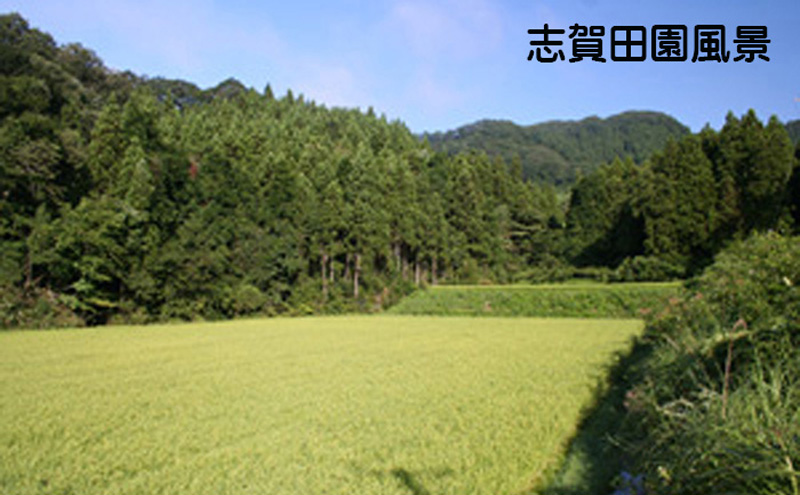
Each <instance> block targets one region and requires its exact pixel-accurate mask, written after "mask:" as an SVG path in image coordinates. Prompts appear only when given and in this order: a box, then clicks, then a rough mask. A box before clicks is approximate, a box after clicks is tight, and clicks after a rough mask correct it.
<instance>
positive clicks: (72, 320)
mask: <svg viewBox="0 0 800 495" xmlns="http://www.w3.org/2000/svg"><path fill="white" fill-rule="evenodd" d="M559 216H561V217H563V214H562V213H561V212H559V211H558V206H557V201H556V195H555V190H554V189H552V188H546V187H538V186H534V185H532V184H530V183H527V182H524V181H523V180H522V178H521V176H520V174H519V173H512V171H511V169H510V167H507V166H504V164H503V163H501V162H493V161H491V160H490V159H489V158H488V157H487V156H486V155H485V154H479V153H465V154H460V155H455V156H447V155H445V154H443V153H435V152H433V151H432V150H431V149H430V148H429V147H427V146H426V145H424V144H423V143H421V142H419V140H418V139H417V138H416V137H415V136H414V135H413V134H412V133H411V132H410V131H409V130H408V128H407V127H406V126H405V125H404V124H402V123H401V122H389V121H387V120H386V119H385V118H383V117H379V116H377V115H375V113H374V112H373V111H371V110H369V111H366V112H361V111H359V110H353V109H341V108H334V109H329V108H326V107H324V106H321V105H317V104H315V103H314V102H312V101H308V100H306V99H304V98H303V97H302V95H295V94H293V93H292V92H291V91H288V92H287V93H286V94H285V95H283V96H280V97H278V96H276V95H274V94H273V93H272V90H271V89H270V87H269V86H267V87H266V88H265V89H264V91H263V92H258V91H256V90H254V89H250V88H245V87H244V86H242V85H241V84H240V83H238V82H236V81H235V80H232V79H230V80H226V81H224V82H223V83H221V84H220V85H218V86H217V87H215V88H211V89H208V90H200V89H199V88H198V87H197V86H195V85H194V84H191V83H189V82H183V81H174V80H165V79H148V78H144V77H141V76H137V75H135V74H132V73H130V72H119V71H112V70H110V69H108V68H107V67H105V65H104V64H103V61H102V60H100V59H99V57H97V56H96V55H95V54H94V53H93V52H92V51H91V50H89V49H87V48H84V47H82V46H80V45H78V44H67V45H59V44H57V43H56V41H55V40H54V39H53V38H52V37H51V36H50V35H48V34H47V33H44V32H41V31H39V30H37V29H35V28H32V27H31V26H29V24H28V23H27V21H26V20H25V19H23V18H22V17H21V16H19V15H17V14H11V15H3V16H0V327H4V326H55V325H75V324H83V323H90V324H97V323H103V322H107V321H133V322H135V321H153V320H163V319H174V318H181V319H195V318H222V317H231V316H236V315H244V314H276V313H309V312H316V311H346V310H371V309H374V308H379V307H381V305H384V304H386V303H387V301H390V300H391V299H393V298H395V299H396V298H397V297H399V295H400V294H403V293H404V292H407V291H408V290H410V289H411V288H412V287H414V286H415V285H420V284H422V283H437V282H439V281H473V282H475V281H478V280H483V279H486V280H498V281H504V280H509V279H510V277H511V274H513V273H516V272H517V271H519V270H520V269H521V267H524V266H527V265H528V264H530V262H531V259H529V257H530V256H533V255H535V254H536V253H539V252H541V251H542V250H541V249H540V248H538V247H537V246H540V245H541V244H542V243H543V242H545V241H546V240H547V236H548V234H547V225H549V224H551V223H556V224H559V222H560V221H559V220H558V217H559Z"/></svg>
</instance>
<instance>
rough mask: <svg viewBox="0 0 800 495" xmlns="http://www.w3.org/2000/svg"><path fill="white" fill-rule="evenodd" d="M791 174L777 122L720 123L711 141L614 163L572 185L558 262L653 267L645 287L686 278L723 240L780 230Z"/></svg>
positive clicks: (696, 140) (788, 150)
mask: <svg viewBox="0 0 800 495" xmlns="http://www.w3.org/2000/svg"><path fill="white" fill-rule="evenodd" d="M793 170H796V160H795V157H794V156H793V150H792V146H791V142H790V140H789V137H788V134H787V132H786V129H785V128H784V126H783V125H781V124H780V122H778V121H777V119H775V118H772V119H770V121H769V122H768V124H767V125H766V126H764V125H763V124H762V123H761V121H760V120H759V119H758V118H757V117H756V115H755V113H754V112H752V111H750V112H748V113H747V114H745V115H744V116H743V117H742V118H741V119H739V118H736V117H735V116H733V114H729V115H728V117H727V119H726V123H725V125H724V126H723V128H722V129H721V130H720V131H719V132H715V131H713V130H712V129H710V128H706V129H704V130H703V131H702V132H700V133H699V134H697V135H689V136H686V137H684V138H682V139H681V140H679V141H670V142H669V143H668V144H667V145H666V147H665V148H664V150H663V151H661V152H658V153H655V154H654V155H653V157H652V158H651V159H650V160H649V161H647V162H645V163H644V164H642V165H641V166H639V165H634V164H633V163H632V162H630V161H626V162H621V161H619V160H616V161H614V162H613V163H611V164H610V165H606V166H602V167H600V168H599V169H598V170H597V171H596V172H594V173H592V174H590V175H588V176H586V177H584V178H582V179H581V180H580V181H579V182H578V183H577V184H576V186H575V188H574V189H573V192H572V196H571V200H570V206H569V210H568V214H567V231H566V233H567V234H566V237H567V241H566V244H565V251H564V253H565V255H566V256H567V257H568V259H570V260H572V261H573V262H574V263H577V264H579V265H594V266H607V267H612V268H613V267H618V266H620V263H622V262H623V261H625V263H628V264H630V263H634V264H638V265H642V264H649V265H651V266H661V268H660V269H658V270H656V272H658V271H661V272H662V273H661V275H660V276H659V275H658V274H657V273H655V275H654V276H655V278H662V277H669V276H675V275H680V274H685V273H694V272H696V271H697V270H698V269H700V268H702V267H703V266H705V265H706V264H708V263H709V262H710V261H711V259H712V257H713V256H714V254H716V253H717V252H718V251H719V250H720V249H722V248H723V247H724V246H726V245H727V244H728V243H730V242H731V241H733V240H736V239H742V238H744V237H746V236H748V235H750V234H751V233H753V232H763V231H767V230H771V229H778V230H787V229H789V228H790V227H789V225H791V224H792V222H793V220H792V217H791V212H792V211H796V209H794V206H793V204H794V203H793V201H796V200H794V199H793V198H795V197H796V196H795V195H796V193H795V192H794V191H795V190H796V184H795V182H793V180H795V179H792V177H793V176H792V173H793V172H792V171H793ZM650 273H651V274H653V273H654V272H652V270H651V271H650Z"/></svg>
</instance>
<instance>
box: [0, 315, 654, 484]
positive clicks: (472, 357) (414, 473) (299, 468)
mask: <svg viewBox="0 0 800 495" xmlns="http://www.w3.org/2000/svg"><path fill="white" fill-rule="evenodd" d="M641 326H642V324H641V322H639V321H634V320H628V321H621V320H617V321H611V320H594V321H591V320H570V319H557V320H547V319H524V318H513V319H504V318H492V319H483V318H420V317H401V316H380V317H363V316H362V317H339V318H313V319H312V318H308V319H305V318H304V319H272V320H250V321H238V322H226V323H216V324H192V325H176V326H163V327H146V328H141V327H116V328H102V329H87V330H75V331H58V332H10V333H3V334H0V492H2V493H15V494H22V495H24V494H34V493H42V494H44V493H80V494H87V495H91V494H95V493H98V494H99V493H117V494H128V493H130V494H133V493H136V494H139V493H148V494H174V493H192V494H206V493H208V494H212V493H213V494H215V495H218V494H226V493H237V494H238V493H323V492H324V493H334V494H338V493H342V494H344V493H347V494H350V493H359V494H370V493H381V494H393V493H396V494H408V493H416V494H418V495H419V494H425V493H429V494H459V495H466V494H471V493H521V492H526V490H528V489H529V488H530V487H531V486H533V485H534V484H535V483H537V482H539V481H541V480H543V479H544V478H545V477H546V476H547V475H548V474H550V473H552V472H553V471H554V470H555V469H556V467H557V466H558V463H559V460H560V459H561V457H562V454H563V451H564V448H565V445H566V442H567V440H568V439H569V438H570V437H571V436H572V435H573V434H574V432H575V429H576V425H577V423H578V419H579V418H580V412H581V409H582V408H583V407H585V406H586V405H587V403H588V402H589V401H590V400H591V397H592V391H593V388H594V385H595V384H596V382H597V380H598V377H600V376H602V374H603V370H604V366H605V365H606V364H607V363H608V362H609V359H610V356H611V355H612V354H613V353H615V352H618V351H621V350H623V349H624V348H625V347H626V345H627V343H628V342H629V339H630V338H631V336H632V335H634V334H636V333H638V332H639V331H640V330H641Z"/></svg>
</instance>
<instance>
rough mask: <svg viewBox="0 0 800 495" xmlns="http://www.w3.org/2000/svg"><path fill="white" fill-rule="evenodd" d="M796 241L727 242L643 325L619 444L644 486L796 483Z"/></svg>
mask: <svg viewBox="0 0 800 495" xmlns="http://www.w3.org/2000/svg"><path fill="white" fill-rule="evenodd" d="M798 279H800V239H798V238H797V237H780V236H777V235H775V234H766V235H756V236H754V237H752V238H750V239H749V240H747V241H744V242H739V243H736V244H735V245H733V246H731V247H730V248H729V249H728V250H726V251H725V252H723V253H722V254H721V255H720V256H719V257H718V258H717V260H716V262H715V263H714V264H713V265H712V266H710V267H709V268H708V269H707V270H706V271H705V272H704V273H703V274H702V275H701V276H700V277H698V278H697V279H695V280H694V281H693V282H692V283H691V284H690V285H689V286H688V288H687V290H686V291H685V292H684V294H683V295H682V296H681V297H680V298H675V299H673V300H672V301H671V302H670V304H669V305H668V306H666V307H665V308H664V309H663V310H661V311H660V312H659V313H657V315H656V316H655V318H654V319H653V320H652V321H651V322H650V323H649V324H648V328H647V331H646V335H645V338H646V339H647V342H649V345H650V346H651V349H652V350H651V353H650V355H649V356H648V357H647V359H646V360H645V361H644V362H643V363H641V364H640V365H639V366H638V367H637V369H636V373H635V376H637V378H636V379H635V381H634V385H633V387H632V388H631V390H630V391H629V392H628V396H627V402H626V404H627V407H628V414H629V419H628V423H627V425H626V427H625V429H623V432H622V438H624V442H623V445H624V446H626V456H627V457H628V458H629V459H630V460H631V466H630V467H629V469H630V470H633V471H635V472H639V473H644V474H645V479H646V484H647V487H648V493H670V494H678V493H687V494H689V493H698V494H699V493H748V494H758V493H765V494H766V493H770V494H774V493H786V494H796V493H798V481H799V480H798V474H797V471H796V470H795V467H796V466H798V464H799V463H800V396H798V395H797V390H800V366H799V365H798V363H800V354H798V348H800V347H798V344H800V290H798V285H797V282H796V281H797V280H798Z"/></svg>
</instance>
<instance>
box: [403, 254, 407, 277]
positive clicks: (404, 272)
mask: <svg viewBox="0 0 800 495" xmlns="http://www.w3.org/2000/svg"><path fill="white" fill-rule="evenodd" d="M403 280H408V258H407V257H405V256H403Z"/></svg>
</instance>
